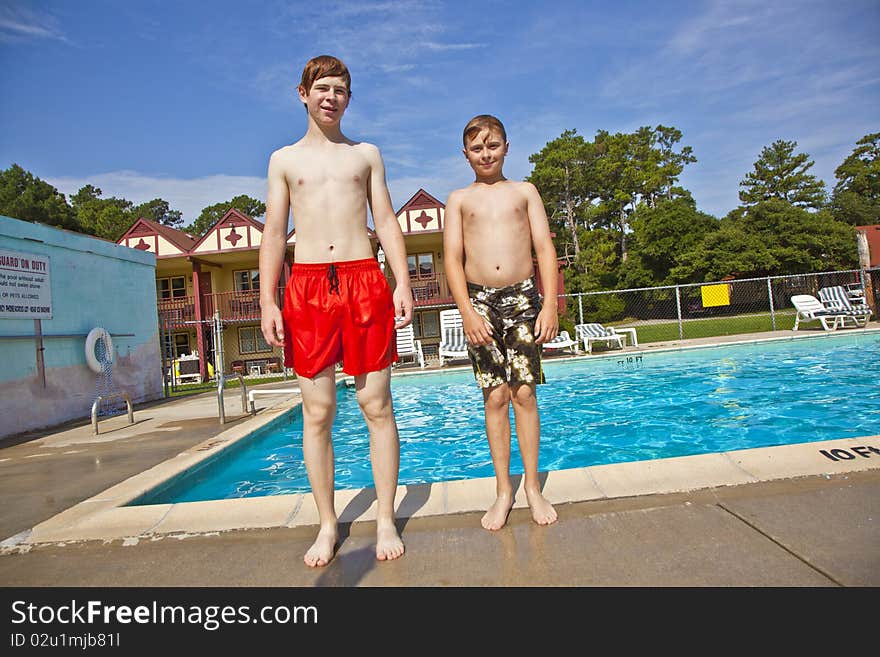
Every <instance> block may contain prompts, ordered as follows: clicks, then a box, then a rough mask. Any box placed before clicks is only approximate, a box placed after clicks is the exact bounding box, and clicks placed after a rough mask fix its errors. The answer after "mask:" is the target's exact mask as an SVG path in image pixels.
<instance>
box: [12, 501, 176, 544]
mask: <svg viewBox="0 0 880 657" xmlns="http://www.w3.org/2000/svg"><path fill="white" fill-rule="evenodd" d="M170 508H171V505H170V504H157V505H155V506H140V507H116V508H110V509H104V510H101V511H97V512H95V513H92V514H90V515H87V516H83V517H82V518H80V519H79V520H77V521H75V522H74V523H72V524H68V523H64V522H58V520H57V519H58V516H55V517H54V518H50V519H49V520H47V521H46V522H43V523H40V524H39V525H37V526H36V527H34V529H33V532H32V533H31V536H30V537H29V540H28V542H30V543H53V542H59V541H65V542H66V541H89V540H105V541H109V540H115V539H122V538H127V537H131V536H142V535H144V534H146V533H148V532H150V530H152V528H153V527H155V526H156V525H157V524H158V523H159V522H160V521H161V520H162V518H163V517H164V516H165V514H167V513H168V511H169V509H170Z"/></svg>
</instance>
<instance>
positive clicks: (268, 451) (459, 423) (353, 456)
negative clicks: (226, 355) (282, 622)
mask: <svg viewBox="0 0 880 657" xmlns="http://www.w3.org/2000/svg"><path fill="white" fill-rule="evenodd" d="M878 363H880V334H877V333H862V332H860V333H857V334H856V333H852V334H838V335H833V336H819V337H810V338H802V339H794V340H773V341H767V342H760V343H749V344H738V345H726V346H716V347H706V348H694V349H686V350H671V351H659V352H653V353H651V352H647V353H646V352H640V353H632V352H629V353H625V354H620V355H609V356H607V357H599V358H596V357H592V358H589V359H582V360H570V361H555V362H547V363H545V371H546V374H547V380H548V383H547V385H543V386H540V387H539V389H538V400H539V402H538V403H539V408H540V412H541V421H542V434H541V452H540V462H539V468H540V469H541V470H542V471H547V470H561V469H567V468H577V467H585V466H590V465H600V464H609V463H619V462H624V461H641V460H650V459H657V458H667V457H674V456H687V455H692V454H704V453H713V452H723V451H728V450H735V449H746V448H751V447H767V446H772V445H783V444H789V443H803V442H813V441H820V440H829V439H836V438H847V437H857V436H866V435H873V434H877V433H880V366H878ZM392 394H393V397H394V406H395V411H396V416H397V423H398V429H399V432H400V453H401V466H400V478H399V483H400V484H401V485H406V484H415V483H432V482H437V481H450V480H456V479H471V478H477V477H490V476H492V475H493V474H494V473H493V470H492V462H491V457H490V455H489V448H488V444H487V442H486V438H485V434H484V429H483V415H482V401H481V400H482V397H481V395H480V393H479V390H478V389H477V388H476V386H475V384H474V382H473V376H472V374H471V373H470V371H466V370H458V371H452V372H449V371H447V372H438V373H428V374H424V375H415V376H401V377H394V378H393V379H392ZM338 400H339V401H338V408H337V417H336V423H335V426H334V450H335V454H336V487H337V489H353V488H364V487H370V486H372V485H373V481H372V473H371V471H370V462H369V437H368V435H367V431H366V428H365V426H364V422H363V419H362V417H361V414H360V410H359V408H358V405H357V401H356V398H355V393H354V390H353V389H351V388H346V387H344V386H343V387H341V388H340V389H339V391H338ZM514 440H515V436H514ZM511 472H513V473H521V472H522V462H521V461H520V459H519V454H518V453H517V449H516V445H515V444H514V445H513V446H512V453H511ZM309 490H310V488H309V483H308V478H307V475H306V470H305V464H304V463H303V457H302V418H301V415H300V414H299V412H298V411H297V410H294V411H292V412H291V414H290V416H289V417H287V418H286V420H285V421H284V422H274V423H272V424H271V425H269V426H267V427H265V428H264V429H263V430H260V431H258V432H256V433H254V434H253V435H251V436H249V437H248V438H247V439H245V440H242V441H240V442H239V443H237V444H236V445H234V446H232V447H230V448H229V449H226V450H224V451H223V452H221V453H220V454H218V455H217V456H216V457H214V458H212V459H210V460H208V461H206V462H205V463H203V464H202V465H201V466H200V467H198V468H196V469H194V470H191V471H189V472H186V473H184V474H183V475H180V476H178V477H175V478H174V479H172V480H171V481H169V482H166V483H165V484H163V485H161V486H160V487H158V488H156V489H154V490H153V491H150V492H148V493H146V494H145V495H143V496H141V497H139V498H138V499H136V500H134V501H133V502H131V503H130V504H132V505H142V504H158V503H176V502H189V501H198V500H209V499H231V498H240V497H259V496H265V495H277V494H286V493H297V492H306V491H309Z"/></svg>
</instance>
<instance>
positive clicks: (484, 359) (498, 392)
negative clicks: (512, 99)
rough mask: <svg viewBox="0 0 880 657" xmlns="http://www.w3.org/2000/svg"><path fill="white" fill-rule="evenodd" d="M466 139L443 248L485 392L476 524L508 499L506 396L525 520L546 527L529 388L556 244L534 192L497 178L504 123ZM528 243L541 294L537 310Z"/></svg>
mask: <svg viewBox="0 0 880 657" xmlns="http://www.w3.org/2000/svg"><path fill="white" fill-rule="evenodd" d="M463 142H464V151H463V152H464V156H465V158H467V161H468V163H469V164H470V165H471V168H473V170H474V173H475V175H476V179H475V181H474V182H473V183H472V184H471V185H469V186H468V187H465V188H464V189H458V190H456V191H454V192H452V194H450V195H449V199H448V201H447V204H446V218H445V223H446V225H445V227H444V230H443V250H444V254H445V257H446V276H447V280H448V281H449V288H450V290H451V291H452V295H453V297H454V299H455V303H456V305H457V306H458V310H459V312H460V313H461V319H462V324H463V327H464V334H465V337H466V338H467V341H468V355H469V356H470V359H471V362H472V364H473V367H474V375H475V376H476V379H477V384H478V385H479V386H480V388H481V389H482V391H483V406H484V411H485V421H486V437H487V438H488V440H489V450H490V452H491V454H492V465H493V467H494V468H495V486H496V495H497V498H496V500H495V502H494V503H493V504H492V506H490V507H489V510H488V511H486V514H485V515H484V516H483V519H482V525H483V527H485V528H486V529H489V530H492V531H495V530H498V529H501V528H502V527H503V526H504V525H505V523H506V522H507V516H508V515H509V513H510V509H511V507H512V506H513V501H514V493H515V491H514V490H513V483H512V481H511V478H510V433H511V432H510V416H509V406H510V404H511V403H512V404H513V412H514V419H515V421H516V436H517V441H518V443H519V450H520V455H521V456H522V461H523V467H524V470H525V485H524V488H525V493H526V498H527V500H528V503H529V508H530V509H531V512H532V518H533V519H534V521H535V522H536V523H538V524H539V525H549V524H550V523H552V522H555V521H556V510H555V509H554V508H553V506H552V505H551V504H550V503H549V502H548V501H547V500H546V499H545V498H544V496H543V495H542V494H541V487H540V483H539V481H538V446H539V441H540V434H541V424H540V418H539V416H538V403H537V398H536V385H537V384H538V383H543V382H544V377H543V372H542V370H541V349H542V347H541V345H542V344H544V343H545V342H548V341H549V340H552V339H553V338H555V337H556V334H557V332H558V330H559V319H558V317H557V315H556V275H557V273H556V272H557V269H556V250H555V248H554V246H553V241H552V240H551V237H550V226H549V224H548V222H547V214H546V212H545V211H544V203H543V202H542V201H541V196H540V194H539V193H538V190H537V189H536V188H535V186H534V185H533V184H531V183H528V182H515V181H512V180H507V178H505V177H504V174H503V172H502V168H503V165H504V158H505V156H506V155H507V150H508V147H509V144H508V143H507V133H506V131H505V129H504V126H503V125H502V123H501V121H499V120H498V119H497V118H495V117H494V116H490V115H488V114H481V115H479V116H476V117H474V118H473V119H471V120H470V121H469V122H468V124H467V125H466V126H465V129H464V134H463ZM532 249H534V252H535V255H536V256H537V260H538V269H539V271H540V274H541V280H542V281H543V284H544V297H545V298H546V299H548V303H547V304H545V305H544V306H543V307H542V306H541V300H540V297H539V296H538V286H537V283H536V281H535V276H534V275H535V269H534V266H533V265H532Z"/></svg>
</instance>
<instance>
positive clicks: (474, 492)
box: [446, 477, 525, 513]
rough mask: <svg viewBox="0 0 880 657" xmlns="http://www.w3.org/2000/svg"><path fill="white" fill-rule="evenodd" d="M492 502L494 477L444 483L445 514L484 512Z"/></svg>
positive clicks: (493, 497) (493, 498) (493, 499)
mask: <svg viewBox="0 0 880 657" xmlns="http://www.w3.org/2000/svg"><path fill="white" fill-rule="evenodd" d="M523 499H525V498H523ZM494 501H495V478H494V477H481V478H479V479H462V480H458V481H448V482H446V513H464V512H465V511H485V510H486V509H488V508H489V506H491V504H492V502H494ZM514 506H517V504H516V503H515V504H514Z"/></svg>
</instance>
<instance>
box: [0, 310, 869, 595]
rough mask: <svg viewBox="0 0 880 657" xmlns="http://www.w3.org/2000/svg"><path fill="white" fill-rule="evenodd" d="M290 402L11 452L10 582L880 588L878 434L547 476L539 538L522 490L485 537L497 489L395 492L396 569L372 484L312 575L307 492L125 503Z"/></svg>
mask: <svg viewBox="0 0 880 657" xmlns="http://www.w3.org/2000/svg"><path fill="white" fill-rule="evenodd" d="M870 326H871V328H872V329H875V328H876V325H875V324H872V325H870ZM854 332H855V331H851V330H847V331H846V333H854ZM859 332H862V331H861V330H859ZM872 332H873V331H872ZM819 334H823V335H824V333H819V332H813V331H799V332H797V333H790V332H777V333H775V334H768V336H764V337H765V338H766V337H772V338H773V339H780V338H782V339H784V338H786V337H799V338H800V337H803V338H808V337H812V336H816V335H819ZM748 337H749V338H750V339H751V340H753V339H756V338H757V339H761V337H762V336H748ZM743 339H744V336H737V337H736V338H734V339H729V340H727V341H726V342H734V341H736V342H739V341H743ZM720 342H725V341H724V340H718V339H712V340H702V341H688V342H687V345H688V346H690V345H694V344H717V343H720ZM683 346H685V345H684V344H681V345H678V344H677V343H670V344H665V345H657V344H652V345H643V346H641V347H638V348H632V347H628V348H627V349H626V350H625V352H624V353H626V354H630V353H644V352H646V351H653V350H656V349H657V348H658V347H659V348H664V347H665V348H678V347H683ZM620 353H621V352H620V351H616V352H614V353H613V354H610V353H609V357H617V356H618V355H619V354H620ZM596 357H601V356H600V355H599V354H598V353H597V354H595V355H593V356H586V357H585V358H596ZM289 385H290V384H289V383H287V384H285V383H278V384H269V385H264V386H260V388H261V389H267V388H272V387H285V386H289ZM296 398H297V396H295V395H294V396H291V395H278V396H271V397H261V398H260V399H259V400H258V408H259V412H258V413H257V415H256V416H254V417H251V416H249V415H247V414H243V413H241V412H240V408H241V407H240V401H239V399H240V397H239V393H238V391H229V392H228V393H227V397H226V405H225V407H226V415H227V420H229V421H228V422H227V424H226V425H220V424H219V421H218V419H217V415H218V413H217V400H216V396H215V395H213V394H211V393H205V394H201V395H196V396H191V397H186V398H176V399H172V400H165V401H163V402H158V403H154V404H147V405H143V406H142V407H138V408H136V410H135V424H134V425H127V418H126V417H125V416H124V415H123V416H120V417H116V418H111V419H107V420H102V421H101V424H100V433H99V434H98V435H97V436H96V435H94V434H93V431H92V427H91V425H90V424H87V423H79V424H77V425H71V426H68V427H60V428H56V429H54V430H51V431H47V432H43V433H35V434H33V435H30V436H21V437H19V438H17V439H14V440H7V441H5V442H3V443H0V448H2V449H0V491H2V495H3V499H4V512H3V514H2V517H0V539H5V540H3V543H2V549H0V553H2V554H0V584H3V585H5V586H60V585H70V586H91V585H96V586H151V585H155V586H174V585H180V586H187V585H204V586H214V585H226V586H244V585H255V586H263V585H273V586H277V585H282V586H287V585H291V586H310V585H344V586H356V585H365V586H370V585H380V586H438V585H440V586H442V585H457V586H471V585H475V586H505V585H518V586H542V585H549V586H554V585H560V586H572V585H574V586H578V585H610V586H615V585H624V586H626V585H645V586H664V585H670V586H678V585H684V586H694V585H696V586H700V585H708V586H713V585H721V586H726V585H733V586H738V585H746V586H764V585H767V586H780V585H781V586H787V585H793V586H824V585H828V586H837V585H844V586H876V585H878V584H880V436H868V437H863V438H857V439H844V440H834V441H824V442H821V443H803V444H797V445H788V446H780V447H771V448H763V449H754V450H742V451H735V452H727V453H721V454H707V455H701V456H689V457H681V458H675V459H661V460H654V461H644V462H637V463H622V464H615V465H607V466H592V467H588V468H578V469H574V470H565V471H557V472H549V473H545V474H544V475H542V476H543V484H544V493H545V495H546V496H547V497H548V498H549V499H550V500H551V501H552V502H554V503H555V504H556V505H557V509H558V510H559V515H560V520H559V522H558V523H556V524H555V525H553V526H551V527H544V528H541V527H537V526H535V525H534V524H533V523H531V521H530V519H529V515H528V510H527V509H526V508H524V500H523V499H522V491H519V493H518V502H517V505H516V507H515V509H514V511H513V512H512V513H511V519H510V522H509V525H508V527H506V528H505V529H503V530H501V531H500V532H496V533H489V532H486V531H484V530H482V528H480V526H479V518H480V516H481V515H482V511H483V510H484V509H485V508H486V506H487V505H488V504H489V503H491V501H492V499H493V492H494V487H493V486H494V484H493V480H492V479H491V478H489V479H481V480H471V481H459V482H442V483H435V484H424V485H417V486H401V487H400V489H399V491H398V496H397V503H398V516H399V524H400V526H401V529H402V533H403V537H404V540H405V542H406V544H407V554H406V555H405V556H404V557H403V558H402V559H400V560H398V561H395V562H392V563H378V562H376V561H375V559H374V558H372V553H371V547H370V545H371V543H370V539H371V529H370V528H371V525H373V526H374V524H373V522H372V521H373V520H374V518H375V516H374V513H375V498H374V495H373V491H372V489H364V490H360V491H339V492H338V493H337V498H336V499H337V510H338V511H339V513H340V522H341V523H342V528H343V529H342V534H343V535H342V539H341V542H340V548H339V553H338V555H337V558H336V559H335V560H334V561H333V562H332V563H331V565H330V566H329V567H328V568H325V569H319V570H313V569H309V568H306V567H305V566H304V565H303V564H302V562H301V555H302V553H303V552H304V551H305V549H307V547H308V545H309V544H310V542H311V539H312V537H313V534H314V531H315V527H314V525H315V524H316V523H317V515H316V512H315V508H314V503H313V501H312V499H311V495H310V494H298V495H280V496H273V497H264V498H252V499H241V500H226V501H222V502H192V503H185V504H160V505H151V506H142V507H126V506H122V505H123V504H125V503H126V502H128V501H130V500H131V499H133V498H134V497H136V496H137V495H139V494H141V493H142V492H144V491H146V490H148V489H150V488H152V487H153V486H154V485H155V484H157V483H159V482H160V481H162V480H164V479H165V478H167V477H168V476H170V475H173V474H175V473H177V472H179V471H181V470H184V469H187V468H189V467H192V466H193V465H194V464H196V463H197V462H198V461H199V460H201V459H202V458H205V457H206V456H210V455H212V454H214V453H216V452H217V451H218V450H220V449H222V448H223V447H224V446H227V445H229V444H230V443H231V442H232V441H234V440H237V439H240V438H241V437H243V436H246V435H248V434H250V433H251V432H252V431H253V430H254V429H256V428H257V427H259V426H262V425H264V424H265V423H267V422H270V421H272V420H273V419H275V418H277V417H279V416H281V415H282V414H283V413H284V412H286V410H287V409H289V408H290V406H291V404H292V403H294V402H295V401H296ZM820 450H825V452H826V453H828V454H831V455H836V456H837V460H832V459H831V458H829V457H828V456H826V455H824V454H823V453H822V452H821V451H820ZM832 450H840V451H832ZM255 554H256V555H260V557H259V559H257V560H256V561H255V560H254V559H253V558H252V556H253V555H255ZM462 554H464V555H466V560H467V564H466V565H464V566H463V564H462V563H461V561H462V559H461V556H462ZM205 555H213V556H211V557H210V558H207V559H206V558H204V556H205ZM266 559H274V560H276V561H277V564H278V565H281V569H280V570H279V569H277V568H276V567H275V563H276V562H273V561H266ZM156 564H162V567H160V568H157V567H156ZM261 564H262V565H263V567H262V568H261V567H260V566H261ZM269 564H272V565H271V567H270V565H269ZM554 564H555V567H554ZM719 564H724V567H719Z"/></svg>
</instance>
